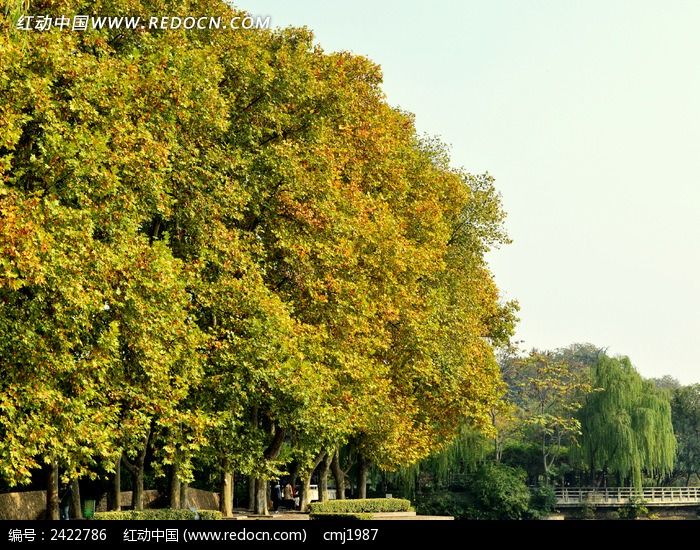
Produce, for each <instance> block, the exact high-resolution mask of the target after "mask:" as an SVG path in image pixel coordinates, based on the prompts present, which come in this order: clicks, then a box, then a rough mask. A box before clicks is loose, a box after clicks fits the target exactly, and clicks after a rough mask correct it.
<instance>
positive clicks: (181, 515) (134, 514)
mask: <svg viewBox="0 0 700 550" xmlns="http://www.w3.org/2000/svg"><path fill="white" fill-rule="evenodd" d="M197 514H199V519H203V520H208V519H221V512H219V511H218V510H198V511H197ZM196 517H197V516H196V514H195V512H193V511H192V510H171V509H170V508H161V509H157V510H125V511H123V512H96V513H95V516H94V519H97V520H135V519H138V520H142V519H146V520H171V519H182V520H193V519H195V518H196Z"/></svg>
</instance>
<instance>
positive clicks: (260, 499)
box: [253, 478, 269, 516]
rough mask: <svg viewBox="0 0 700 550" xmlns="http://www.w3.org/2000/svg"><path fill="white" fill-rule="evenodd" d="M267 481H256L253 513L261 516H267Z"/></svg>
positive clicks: (258, 479) (259, 479)
mask: <svg viewBox="0 0 700 550" xmlns="http://www.w3.org/2000/svg"><path fill="white" fill-rule="evenodd" d="M268 485H269V484H268V482H267V479H263V478H257V479H256V480H255V508H254V510H253V512H254V513H255V514H257V515H259V516H266V515H267V514H268V509H267V486H268Z"/></svg>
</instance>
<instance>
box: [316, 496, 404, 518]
mask: <svg viewBox="0 0 700 550" xmlns="http://www.w3.org/2000/svg"><path fill="white" fill-rule="evenodd" d="M309 511H310V512H311V514H312V515H314V514H364V513H367V514H376V513H380V512H412V511H413V508H411V501H410V500H406V499H403V498H363V499H353V500H327V501H326V502H312V503H311V505H310V507H309Z"/></svg>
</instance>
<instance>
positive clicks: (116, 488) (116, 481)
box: [109, 455, 122, 512]
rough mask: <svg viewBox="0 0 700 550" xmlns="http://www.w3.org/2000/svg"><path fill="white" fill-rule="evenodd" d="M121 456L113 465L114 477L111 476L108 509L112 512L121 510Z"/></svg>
mask: <svg viewBox="0 0 700 550" xmlns="http://www.w3.org/2000/svg"><path fill="white" fill-rule="evenodd" d="M121 491H122V457H121V455H120V456H119V458H118V459H117V465H116V466H115V467H114V477H112V493H111V495H110V503H109V509H110V510H112V511H114V512H121V509H122V494H121Z"/></svg>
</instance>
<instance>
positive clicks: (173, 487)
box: [170, 464, 182, 510]
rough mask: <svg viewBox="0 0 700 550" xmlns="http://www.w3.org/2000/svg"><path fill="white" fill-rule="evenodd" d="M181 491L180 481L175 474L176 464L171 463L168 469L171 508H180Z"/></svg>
mask: <svg viewBox="0 0 700 550" xmlns="http://www.w3.org/2000/svg"><path fill="white" fill-rule="evenodd" d="M181 491H182V484H181V483H180V478H179V477H178V476H177V466H176V465H175V464H173V467H172V469H171V470H170V508H172V509H173V510H176V509H178V508H180V493H181Z"/></svg>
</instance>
